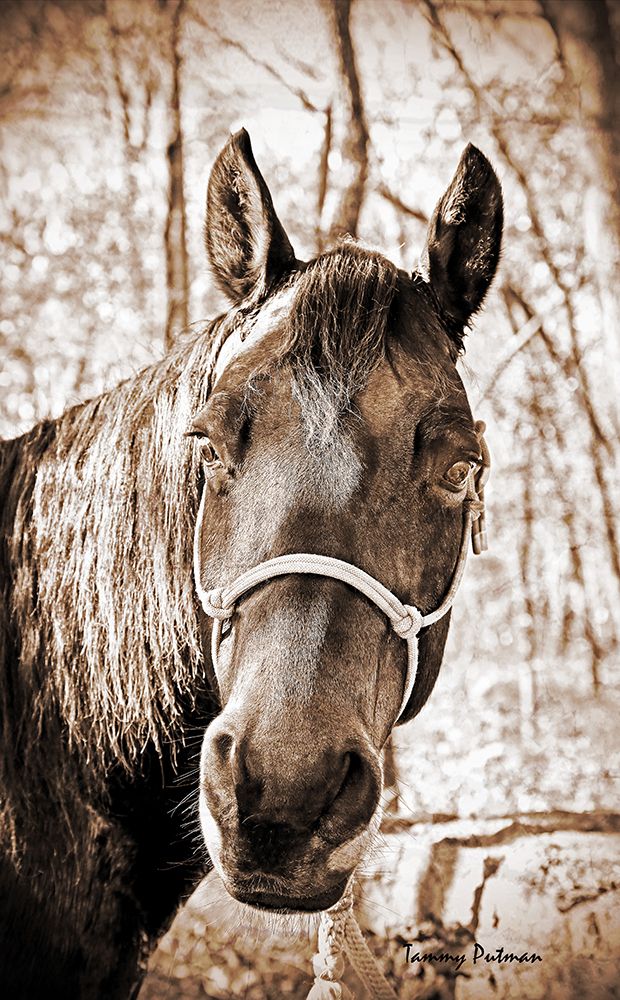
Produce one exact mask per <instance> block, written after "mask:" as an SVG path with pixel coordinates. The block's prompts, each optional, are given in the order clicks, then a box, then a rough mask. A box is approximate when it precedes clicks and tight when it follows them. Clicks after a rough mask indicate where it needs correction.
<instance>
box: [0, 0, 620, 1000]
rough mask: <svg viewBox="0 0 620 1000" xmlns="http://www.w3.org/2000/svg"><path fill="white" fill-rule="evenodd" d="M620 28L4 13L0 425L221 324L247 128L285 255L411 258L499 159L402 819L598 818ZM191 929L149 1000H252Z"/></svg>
mask: <svg viewBox="0 0 620 1000" xmlns="http://www.w3.org/2000/svg"><path fill="white" fill-rule="evenodd" d="M619 39H620V5H619V4H617V3H606V2H605V0H592V2H589V0H488V2H477V0H457V2H449V0H445V2H439V0H437V2H435V0H351V2H350V0H334V2H328V0H303V2H302V0H288V2H285V0H259V2H254V3H249V2H246V0H167V2H165V0H107V2H106V0H71V2H69V0H64V2H60V0H57V2H45V0H22V2H4V3H3V4H2V8H1V11H0V51H1V55H2V59H1V61H0V122H1V125H2V130H1V134H0V144H1V151H2V155H1V157H0V241H1V243H2V260H3V265H2V269H1V272H0V291H1V302H2V306H1V313H0V361H1V364H0V387H1V394H0V434H1V435H3V436H7V437H9V436H13V435H16V434H19V433H20V432H22V431H24V430H26V429H27V428H28V427H29V426H31V425H32V423H34V422H35V421H37V420H39V419H41V418H43V417H45V416H48V415H57V414H59V413H60V412H62V410H63V409H64V408H66V407H67V406H68V405H70V404H73V403H76V402H78V401H80V400H82V399H85V398H88V397H90V396H92V395H94V394H97V393H99V392H101V391H103V390H104V389H105V388H107V387H110V386H112V385H114V384H115V383H116V382H117V381H118V380H119V379H121V378H123V377H127V376H128V375H130V374H131V373H133V372H134V371H136V370H138V369H139V368H141V367H142V366H144V365H145V364H148V363H150V362H151V361H153V360H154V359H157V358H159V357H161V355H162V353H163V352H164V351H165V349H166V347H167V346H169V345H170V344H171V343H172V342H173V340H174V338H175V336H177V335H178V334H179V333H180V332H181V331H183V330H186V329H187V328H188V327H190V326H192V325H194V324H195V325H196V327H197V328H198V327H200V325H201V324H203V323H204V321H205V319H206V318H207V317H209V316H212V315H214V314H215V313H217V312H219V311H221V309H222V308H225V303H224V302H223V300H222V299H221V298H220V296H219V293H218V292H217V290H216V289H215V286H214V284H213V282H212V280H211V277H210V275H209V272H208V269H207V265H206V258H205V254H204V250H203V246H202V229H203V224H204V199H205V191H206V182H207V178H208V171H209V168H210V166H211V164H212V162H213V160H214V158H215V156H216V155H217V152H218V151H219V149H220V148H221V146H222V145H223V143H224V142H225V141H226V138H227V136H228V134H229V133H230V132H231V131H234V130H235V129H237V128H239V127H240V126H242V125H243V126H245V127H246V128H247V129H248V130H249V132H250V135H251V137H252V141H253V145H254V151H255V155H256V158H257V161H258V163H259V166H260V168H261V170H262V172H263V174H264V176H265V177H266V179H267V182H268V184H269V186H270V188H271V191H272V194H273V196H274V201H275V205H276V209H277V212H278V214H279V216H280V218H281V219H282V221H283V223H284V225H285V227H286V229H287V231H288V233H289V235H290V238H291V241H292V243H293V245H294V247H295V249H296V252H297V255H298V256H300V257H307V256H310V255H312V254H315V253H316V252H317V251H319V250H320V249H322V248H324V247H326V246H327V245H329V244H330V242H333V241H334V240H335V239H337V238H338V236H339V235H341V234H342V233H349V234H350V235H353V236H357V237H359V238H361V239H363V240H364V241H365V242H367V243H368V244H370V245H373V246H377V247H379V248H381V249H382V250H384V252H386V254H387V255H388V256H390V257H391V259H392V260H394V261H395V262H396V263H397V264H398V265H399V266H403V267H406V268H407V269H412V268H413V267H414V266H415V264H416V261H417V258H418V256H419V254H420V252H421V250H422V247H423V244H424V236H425V230H426V225H427V221H428V218H429V215H430V213H431V212H432V209H433V207H434V204H435V202H436V201H437V199H438V197H439V196H440V194H441V193H442V191H443V190H444V188H445V186H446V185H447V183H448V181H449V179H450V177H451V176H452V173H453V172H454V169H455V166H456V163H457V161H458V158H459V156H460V153H461V151H462V149H463V148H464V146H465V145H466V144H467V142H470V141H471V142H473V143H475V144H476V145H478V146H479V147H480V148H481V149H482V150H483V151H484V152H485V153H486V154H487V155H488V156H489V158H490V159H491V160H492V162H493V163H494V165H495V166H496V169H497V172H498V174H499V176H500V179H501V181H502V184H503V188H504V199H505V214H506V229H505V238H504V252H503V258H502V263H501V266H500V271H499V274H498V277H497V279H496V282H495V284H494V286H493V289H492V292H491V294H490V295H489V298H488V303H487V305H486V307H485V310H484V312H483V314H482V315H481V317H479V319H478V321H477V322H476V328H475V330H474V331H473V332H472V334H471V336H470V337H469V338H468V342H467V354H466V360H465V362H464V363H463V365H462V369H463V377H464V379H465V381H466V384H467V386H468V391H469V397H470V402H471V404H472V409H473V412H474V413H475V416H476V418H478V419H483V420H485V421H486V424H487V427H488V434H487V439H488V442H489V445H490V449H491V453H492V456H493V471H492V478H491V483H490V487H489V490H488V522H489V533H490V552H489V553H488V554H487V555H485V556H484V557H483V558H481V559H476V560H474V559H471V560H470V565H469V568H468V575H467V580H466V584H465V586H464V587H463V588H462V592H461V593H460V594H459V599H458V602H457V607H456V609H455V613H454V617H453V627H452V631H451V638H450V641H449V647H448V650H447V655H446V662H445V665H444V668H443V670H442V674H441V676H440V681H439V683H438V685H437V689H436V691H435V692H434V694H433V696H432V698H431V700H430V702H429V704H428V705H427V706H426V708H425V709H424V711H423V713H422V715H421V717H420V718H419V719H418V720H416V722H415V723H414V724H413V725H411V726H409V727H404V728H403V729H399V730H396V733H395V736H394V741H393V742H394V751H393V756H394V765H395V768H396V771H397V776H398V793H399V794H398V796H397V797H396V798H394V800H393V801H392V803H391V806H392V816H393V817H396V819H400V820H401V821H403V822H408V823H412V824H414V823H415V822H418V821H419V822H422V821H423V820H424V819H427V818H428V817H430V816H431V815H435V816H438V814H441V815H442V816H443V817H459V818H470V819H472V818H474V819H476V818H478V819H484V818H489V817H493V816H499V815H501V816H523V815H526V814H528V815H530V814H536V815H538V816H552V815H555V814H557V813H558V811H562V810H567V809H568V810H570V811H571V812H572V813H574V814H575V815H576V816H579V815H581V816H582V817H583V816H586V817H588V816H589V817H595V816H598V815H600V814H601V813H604V812H605V811H606V810H607V811H608V810H610V809H613V807H614V806H615V804H616V802H617V791H618V778H619V776H620V751H619V748H618V746H617V741H616V740H615V733H614V729H615V720H616V719H617V717H618V708H619V706H620V671H619V664H618V655H617V654H618V634H619V628H620V601H619V600H618V597H619V587H620V541H619V536H618V531H619V525H618V519H617V509H616V507H617V504H616V498H617V490H618V482H617V460H618V409H617V400H618V363H619V361H620V324H619V323H618V302H617V295H616V292H615V290H616V289H617V288H618V287H620V285H619V278H620V254H619V247H620V209H619V207H618V206H619V204H620V202H619V200H618V188H617V185H618V177H619V171H618V166H619V142H620V139H619V130H618V113H619V101H620V86H619V81H618V61H617V53H618V51H619V50H618V45H619ZM592 822H594V821H592ZM578 827H579V822H578V821H576V828H578ZM193 919H194V918H193ZM194 925H195V920H194V923H192V927H194V931H196V928H195V926H194ZM194 931H192V934H194ZM187 933H188V935H189V934H190V932H189V930H188V931H187ZM201 933H202V932H201V931H200V928H199V929H198V931H196V933H195V934H194V937H193V938H192V942H193V943H192V947H191V948H189V947H188V946H187V947H186V945H183V943H182V944H181V946H180V945H179V941H178V940H176V944H175V948H176V949H177V950H178V948H179V947H181V949H183V947H185V948H186V951H187V952H188V953H189V952H191V954H192V955H193V957H191V956H190V958H189V959H187V960H186V958H184V959H183V962H181V961H180V960H175V961H172V962H171V966H170V968H169V969H168V968H167V970H166V972H165V974H164V973H163V972H161V969H159V973H161V976H163V979H165V980H166V982H167V983H168V986H167V987H166V988H167V990H168V992H167V993H166V994H165V995H167V996H171V997H174V996H179V997H185V996H194V995H202V996H204V995H209V996H218V997H219V996H227V995H236V993H235V991H236V989H237V988H236V987H235V989H234V990H233V987H232V986H231V982H232V978H233V977H234V975H236V974H237V973H238V974H239V975H243V976H245V977H246V979H245V980H244V982H246V985H247V989H246V994H247V995H248V996H250V995H253V994H251V993H249V992H247V990H249V989H250V988H251V987H252V984H255V983H258V984H259V985H258V986H257V989H258V990H259V992H257V993H256V996H263V995H266V993H265V992H262V993H261V992H260V990H261V989H262V990H265V989H266V987H265V985H264V982H265V981H266V980H263V979H261V975H262V972H261V968H260V963H261V961H263V958H264V957H261V956H258V955H255V956H254V958H253V959H248V958H247V955H246V956H245V957H244V958H243V959H240V960H239V962H238V963H237V965H235V962H234V961H233V960H232V959H231V960H230V962H229V959H228V957H227V958H226V959H225V960H224V959H223V958H222V955H226V956H230V955H233V957H234V954H235V947H236V945H235V944H234V942H231V940H230V939H222V938H217V948H219V949H220V951H219V952H218V953H217V954H219V959H217V955H216V953H215V952H214V951H213V949H208V948H206V946H205V947H204V948H203V949H202V951H200V949H198V952H196V941H197V940H199V939H200V938H201ZM214 947H215V946H214ZM192 949H193V951H192ZM165 954H167V955H168V956H170V954H172V952H171V951H170V950H169V951H168V952H167V953H165ZM214 955H215V957H214ZM216 959H217V960H216ZM162 961H163V960H162ZM192 961H195V962H196V963H197V964H196V966H195V967H193V966H192V964H191V963H192ZM217 961H219V966H218V968H219V970H220V971H219V973H218V975H219V979H218V977H217V976H215V978H214V977H213V975H212V972H210V971H209V970H212V968H213V966H214V964H215V965H216V966H217ZM264 961H265V962H266V961H267V959H264ZM188 962H189V964H188ZM231 963H232V964H231ZM235 970H236V971H235ZM155 971H156V972H157V969H156V970H155ZM279 974H280V973H278V972H277V970H276V971H274V970H273V969H271V972H270V975H272V979H270V980H269V981H270V982H272V981H273V982H276V980H277V976H278V975H279ZM282 974H283V973H282ZM210 976H211V978H209V977H210ZM274 977H275V978H274ZM161 981H163V980H161ZM295 981H297V980H295ZM158 982H160V980H158ZM205 983H207V984H208V985H205ZM218 983H219V985H218ZM261 983H262V986H261V985H260V984H261ZM171 984H172V985H171ZM197 984H199V985H197ZM154 988H155V987H153V989H154ZM158 988H159V987H158ZM270 988H271V987H270ZM281 988H282V989H284V987H281ZM199 989H202V990H203V992H202V993H201V992H195V991H196V990H199ZM274 989H275V987H274ZM170 990H172V992H170ZM231 990H233V992H232V993H231V992H230V991H231ZM175 991H178V992H175ZM246 994H244V995H246ZM151 995H152V996H156V995H159V993H157V992H154V993H152V994H151ZM269 995H271V994H269ZM277 995H279V994H278V993H277V992H276V993H273V996H277ZM299 995H302V994H301V993H300V994H299Z"/></svg>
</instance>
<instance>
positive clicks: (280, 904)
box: [229, 881, 347, 913]
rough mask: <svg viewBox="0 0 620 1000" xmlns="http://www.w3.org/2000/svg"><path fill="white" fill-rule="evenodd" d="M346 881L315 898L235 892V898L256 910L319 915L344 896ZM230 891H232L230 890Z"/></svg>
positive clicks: (260, 892) (270, 893) (271, 893)
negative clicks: (318, 913)
mask: <svg viewBox="0 0 620 1000" xmlns="http://www.w3.org/2000/svg"><path fill="white" fill-rule="evenodd" d="M346 884H347V883H346V881H344V882H339V883H338V884H337V885H335V886H332V887H331V888H330V889H328V890H327V891H326V892H320V893H317V894H316V895H314V896H285V895H282V894H281V893H275V892H264V891H258V892H245V891H244V892H240V891H238V890H237V891H235V893H234V897H235V899H236V900H238V901H239V902H240V903H245V904H246V906H252V907H254V909H256V910H277V911H278V912H279V913H317V912H319V911H320V910H328V909H329V907H330V906H333V905H334V903H337V902H338V900H339V899H340V897H341V896H342V894H343V892H344V890H345V886H346ZM229 891H230V890H229Z"/></svg>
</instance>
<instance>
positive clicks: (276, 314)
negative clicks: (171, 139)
mask: <svg viewBox="0 0 620 1000" xmlns="http://www.w3.org/2000/svg"><path fill="white" fill-rule="evenodd" d="M294 294H295V292H294V289H293V288H292V287H289V288H285V289H283V290H282V291H280V292H277V293H276V294H275V295H273V296H272V297H271V298H270V299H269V300H268V301H267V302H266V303H265V304H264V305H263V306H262V307H261V309H260V310H259V312H258V313H257V314H256V316H255V317H254V318H253V319H252V320H249V321H247V323H246V324H240V325H239V327H238V328H237V329H235V330H234V331H233V333H231V334H230V336H229V337H227V338H226V340H225V341H224V343H223V345H222V348H221V350H220V353H219V355H218V359H217V362H216V365H215V372H214V378H215V383H217V382H218V381H219V379H220V378H221V377H222V375H223V374H224V372H225V371H226V370H227V369H228V366H229V365H230V364H231V363H232V362H233V361H236V360H237V359H243V358H244V357H245V355H247V353H248V352H249V351H251V350H252V349H253V348H255V347H257V346H258V345H259V344H260V343H261V342H262V341H263V340H264V339H265V337H267V335H268V334H270V333H272V331H273V330H275V329H276V328H277V327H278V326H279V325H280V323H281V322H282V320H283V319H284V318H285V317H286V316H287V315H288V314H289V312H290V309H291V304H292V301H293V297H294Z"/></svg>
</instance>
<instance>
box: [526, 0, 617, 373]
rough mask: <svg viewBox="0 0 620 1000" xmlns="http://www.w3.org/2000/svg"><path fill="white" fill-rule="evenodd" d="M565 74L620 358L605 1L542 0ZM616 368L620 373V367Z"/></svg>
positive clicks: (591, 231) (595, 254) (611, 341)
mask: <svg viewBox="0 0 620 1000" xmlns="http://www.w3.org/2000/svg"><path fill="white" fill-rule="evenodd" d="M542 9H543V12H544V14H545V17H546V19H547V20H548V22H549V24H550V26H551V28H552V29H553V31H554V33H555V36H556V40H557V44H558V49H559V52H560V59H561V62H562V65H563V68H564V72H565V76H566V78H567V79H568V80H572V82H573V84H574V85H575V87H576V89H577V95H576V96H577V100H578V108H579V113H580V115H581V117H582V121H583V126H584V129H585V132H586V137H587V142H585V143H584V147H583V154H584V162H585V163H586V165H587V167H588V173H589V175H590V185H589V189H588V191H587V192H586V196H585V198H584V206H583V207H584V226H585V236H586V247H587V249H588V250H589V252H590V254H591V255H592V258H593V259H594V261H595V266H596V279H597V284H598V290H599V296H600V300H601V307H602V312H603V321H604V326H605V333H606V340H607V343H608V345H609V349H610V350H611V351H613V352H614V354H615V358H616V361H617V362H618V363H620V311H619V307H618V301H617V289H618V286H619V283H620V72H619V68H618V62H617V56H618V55H619V53H618V52H617V51H616V49H617V44H616V43H617V35H616V33H615V31H614V28H615V25H614V23H613V19H612V17H611V13H612V12H611V9H610V5H609V3H608V2H606V0H542ZM613 367H615V370H616V372H617V370H618V367H617V365H616V366H613Z"/></svg>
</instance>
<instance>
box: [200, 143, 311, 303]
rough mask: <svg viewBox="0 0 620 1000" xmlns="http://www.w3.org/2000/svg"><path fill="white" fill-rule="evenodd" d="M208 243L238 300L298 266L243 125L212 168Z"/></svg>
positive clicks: (223, 284) (216, 268)
mask: <svg viewBox="0 0 620 1000" xmlns="http://www.w3.org/2000/svg"><path fill="white" fill-rule="evenodd" d="M205 243H206V247H207V253H208V255H209V261H210V264H211V267H212V269H213V272H214V274H215V278H216V280H217V283H218V284H219V286H220V288H221V289H222V291H224V292H225V293H226V295H228V297H229V298H230V299H231V300H232V301H233V302H234V303H235V304H237V303H239V302H241V301H242V300H243V299H245V298H247V297H248V296H250V295H257V296H260V295H261V294H264V293H265V292H266V291H267V290H268V289H269V287H270V286H271V285H272V284H273V283H274V282H275V281H277V280H278V279H279V278H281V277H282V276H283V275H284V274H286V272H288V271H290V270H291V268H292V267H293V266H294V264H295V253H294V251H293V248H292V246H291V244H290V242H289V239H288V236H287V235H286V233H285V232H284V229H283V227H282V224H281V222H280V220H279V219H278V216H277V215H276V213H275V210H274V207H273V202H272V200H271V195H270V193H269V188H268V187H267V185H266V184H265V181H264V178H263V176H262V174H261V172H260V170H259V169H258V167H257V165H256V160H255V159H254V154H253V152H252V145H251V143H250V137H249V135H248V133H247V132H246V130H245V129H244V128H242V129H241V130H240V131H239V132H236V133H235V134H234V135H232V136H231V137H230V139H229V140H228V142H227V143H226V145H225V146H224V148H223V150H222V152H221V153H220V155H219V156H218V158H217V160H216V161H215V164H214V166H213V170H212V171H211V177H210V179H209V189H208V192H207V219H206V225H205Z"/></svg>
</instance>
